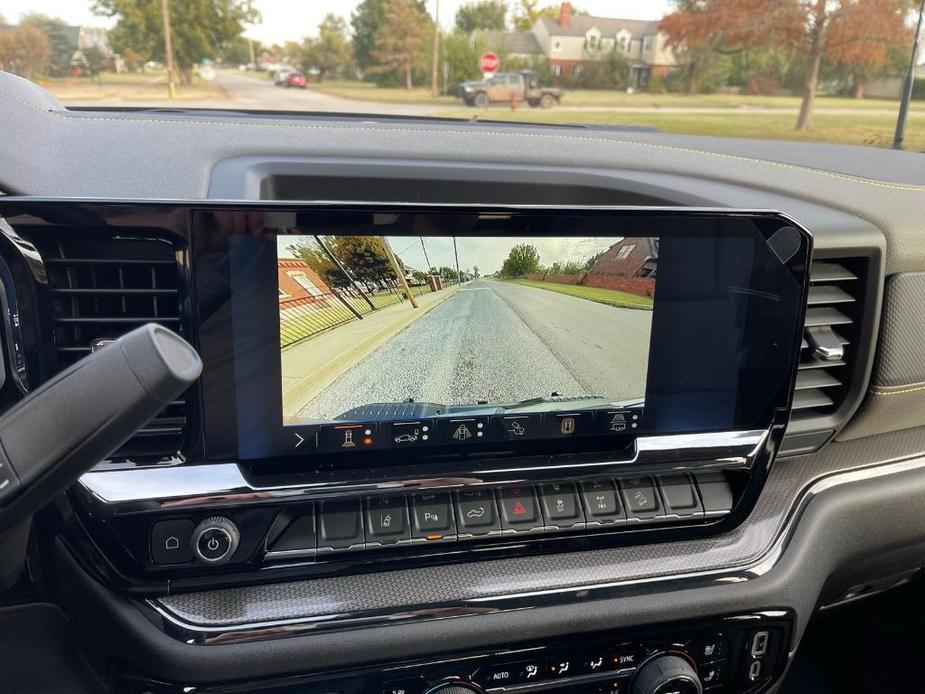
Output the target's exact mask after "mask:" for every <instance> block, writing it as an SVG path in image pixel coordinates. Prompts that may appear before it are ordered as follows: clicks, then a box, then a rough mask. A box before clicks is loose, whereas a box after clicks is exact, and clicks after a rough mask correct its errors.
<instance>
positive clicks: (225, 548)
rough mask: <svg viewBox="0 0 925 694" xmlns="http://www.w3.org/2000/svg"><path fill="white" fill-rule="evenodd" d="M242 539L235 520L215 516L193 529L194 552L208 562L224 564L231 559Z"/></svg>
mask: <svg viewBox="0 0 925 694" xmlns="http://www.w3.org/2000/svg"><path fill="white" fill-rule="evenodd" d="M240 540H241V533H240V532H239V531H238V526H237V525H235V524H234V522H233V521H231V520H229V519H228V518H225V517H224V516H213V517H212V518H206V519H205V520H204V521H202V523H200V524H199V525H197V526H196V529H195V530H193V553H194V554H195V555H196V558H197V559H199V561H202V562H205V563H206V564H224V563H225V562H226V561H228V560H229V559H231V556H232V555H233V554H234V552H235V550H236V549H237V548H238V542H240Z"/></svg>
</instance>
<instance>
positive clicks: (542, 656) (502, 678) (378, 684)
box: [126, 610, 791, 694]
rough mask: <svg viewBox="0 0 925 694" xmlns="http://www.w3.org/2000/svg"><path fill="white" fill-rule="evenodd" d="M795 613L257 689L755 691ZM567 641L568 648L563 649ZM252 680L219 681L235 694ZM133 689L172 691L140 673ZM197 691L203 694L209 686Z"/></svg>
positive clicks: (768, 674)
mask: <svg viewBox="0 0 925 694" xmlns="http://www.w3.org/2000/svg"><path fill="white" fill-rule="evenodd" d="M790 634H791V615H790V613H789V612H787V611H783V610H768V611H763V612H757V613H751V614H743V615H736V616H731V617H723V618H718V619H713V620H704V621H699V622H689V623H682V624H676V625H672V626H667V627H661V628H650V629H640V630H620V631H613V632H605V633H594V634H579V635H574V636H569V637H568V638H567V639H560V640H557V641H556V642H547V643H530V642H524V643H511V644H510V646H508V647H505V648H502V649H496V650H492V651H489V652H478V653H464V654H456V655H453V654H450V655H447V656H446V657H441V658H439V659H438V660H432V661H418V662H403V663H388V664H385V665H380V666H378V667H370V668H365V669H361V670H360V669H355V670H345V671H341V672H337V673H309V674H306V675H304V676H300V677H299V676H297V677H289V678H287V679H286V682H285V684H283V683H282V682H280V683H276V684H274V683H273V682H265V683H260V687H259V688H260V691H265V692H266V693H267V694H301V693H302V692H309V691H311V692H324V693H325V694H504V693H506V692H518V694H520V693H523V694H532V693H533V692H537V693H539V692H543V693H544V694H546V693H549V694H566V693H568V694H756V693H757V692H761V691H764V690H766V689H767V688H768V687H769V686H770V685H771V684H772V683H774V682H775V681H776V680H777V679H778V678H779V677H780V676H781V674H782V673H783V671H784V667H785V664H786V660H787V654H788V651H789V644H790ZM563 642H567V643H568V644H569V645H567V646H563V645H562V644H563ZM247 687H251V688H255V687H254V684H253V683H250V684H248V685H243V684H242V685H241V688H237V687H235V686H234V685H228V684H223V685H222V686H221V688H220V689H219V688H216V689H215V691H221V692H227V693H229V694H231V693H234V694H239V693H241V692H245V691H251V690H252V689H248V688H247ZM126 689H127V691H129V692H133V693H134V692H142V691H145V692H152V694H174V692H179V691H180V689H175V688H172V687H170V686H168V685H165V684H164V683H159V686H154V683H152V681H151V680H147V679H145V678H144V677H143V676H140V675H137V674H136V675H131V676H127V677H126ZM197 691H199V692H202V693H203V694H207V693H208V692H210V691H213V690H211V689H210V688H208V687H204V688H202V689H199V688H197Z"/></svg>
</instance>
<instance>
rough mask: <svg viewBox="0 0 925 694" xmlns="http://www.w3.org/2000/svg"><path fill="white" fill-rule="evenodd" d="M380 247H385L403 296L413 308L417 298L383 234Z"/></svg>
mask: <svg viewBox="0 0 925 694" xmlns="http://www.w3.org/2000/svg"><path fill="white" fill-rule="evenodd" d="M382 247H383V248H385V254H386V255H387V256H388V258H389V262H390V263H391V264H392V270H394V271H395V276H396V277H397V278H398V283H399V284H400V285H401V288H402V289H403V290H404V292H405V296H407V297H408V301H410V302H411V305H412V306H413V307H414V308H417V307H418V302H417V299H415V298H414V294H413V293H412V292H411V287H409V286H408V280H406V279H405V272H404V270H402V269H401V265H399V263H398V258H396V257H395V253H393V252H392V246H391V245H390V244H389V240H388V239H387V238H386V237H385V236H383V237H382Z"/></svg>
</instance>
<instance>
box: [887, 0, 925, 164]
mask: <svg viewBox="0 0 925 694" xmlns="http://www.w3.org/2000/svg"><path fill="white" fill-rule="evenodd" d="M923 14H925V0H922V3H921V4H920V5H919V21H918V23H916V25H915V35H914V36H913V37H912V59H911V60H910V61H909V72H907V73H906V82H905V84H903V93H902V96H901V97H900V99H899V115H898V116H897V117H896V133H895V134H894V135H893V149H902V148H903V140H905V139H906V116H907V115H908V113H909V102H910V101H912V90H913V88H914V87H915V61H916V58H917V57H918V54H919V34H920V33H921V32H922V15H923Z"/></svg>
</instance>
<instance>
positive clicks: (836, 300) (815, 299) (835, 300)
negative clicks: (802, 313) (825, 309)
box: [808, 285, 854, 306]
mask: <svg viewBox="0 0 925 694" xmlns="http://www.w3.org/2000/svg"><path fill="white" fill-rule="evenodd" d="M852 301H854V297H853V296H851V295H850V294H849V293H848V292H846V291H845V290H844V289H842V288H841V287H836V286H834V285H816V286H813V287H810V288H809V299H808V305H809V306H819V305H820V304H850V303H851V302H852Z"/></svg>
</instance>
